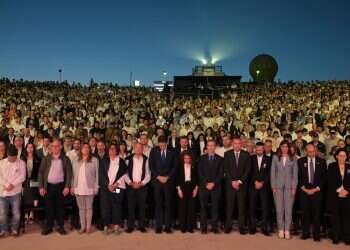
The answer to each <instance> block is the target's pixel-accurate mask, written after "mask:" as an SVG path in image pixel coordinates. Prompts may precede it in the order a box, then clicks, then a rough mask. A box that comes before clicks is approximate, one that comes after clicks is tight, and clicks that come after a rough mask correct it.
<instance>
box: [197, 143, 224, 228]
mask: <svg viewBox="0 0 350 250" xmlns="http://www.w3.org/2000/svg"><path fill="white" fill-rule="evenodd" d="M215 149H216V142H215V141H214V140H209V141H208V142H207V153H206V154H204V155H202V156H201V158H200V159H199V161H198V176H199V199H200V218H201V219H200V220H201V231H202V233H203V234H206V233H207V207H208V204H209V199H210V201H211V223H212V232H213V233H215V234H216V233H218V232H219V231H218V212H219V211H218V210H219V200H220V195H221V181H222V178H223V159H222V158H221V157H220V156H219V155H217V154H215Z"/></svg>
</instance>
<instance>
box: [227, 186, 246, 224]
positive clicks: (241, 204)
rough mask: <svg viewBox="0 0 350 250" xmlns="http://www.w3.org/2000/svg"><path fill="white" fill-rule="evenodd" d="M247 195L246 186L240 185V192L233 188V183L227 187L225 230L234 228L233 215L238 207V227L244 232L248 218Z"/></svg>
mask: <svg viewBox="0 0 350 250" xmlns="http://www.w3.org/2000/svg"><path fill="white" fill-rule="evenodd" d="M246 195H247V188H246V186H244V184H243V185H240V188H239V190H238V191H237V190H235V189H233V188H232V186H231V182H230V183H229V185H226V223H225V229H231V228H232V215H233V212H234V210H235V208H236V206H238V226H239V230H243V229H244V227H245V216H246V211H245V209H246Z"/></svg>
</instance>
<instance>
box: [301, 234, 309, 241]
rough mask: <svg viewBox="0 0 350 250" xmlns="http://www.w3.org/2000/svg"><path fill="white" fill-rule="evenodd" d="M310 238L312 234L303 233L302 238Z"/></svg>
mask: <svg viewBox="0 0 350 250" xmlns="http://www.w3.org/2000/svg"><path fill="white" fill-rule="evenodd" d="M308 238H310V236H309V235H307V234H303V235H302V236H301V239H302V240H307V239H308Z"/></svg>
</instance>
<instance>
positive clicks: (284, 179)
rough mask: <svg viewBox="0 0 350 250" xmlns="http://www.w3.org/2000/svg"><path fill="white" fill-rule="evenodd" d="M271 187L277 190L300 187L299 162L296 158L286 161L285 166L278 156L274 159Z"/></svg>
mask: <svg viewBox="0 0 350 250" xmlns="http://www.w3.org/2000/svg"><path fill="white" fill-rule="evenodd" d="M270 178H271V179H270V182H271V187H272V188H276V189H281V188H288V189H296V188H297V185H298V162H297V159H296V158H293V159H290V158H289V157H288V158H287V160H286V164H285V166H284V165H283V162H282V159H281V160H280V159H279V158H278V156H277V155H274V156H273V158H272V164H271V177H270Z"/></svg>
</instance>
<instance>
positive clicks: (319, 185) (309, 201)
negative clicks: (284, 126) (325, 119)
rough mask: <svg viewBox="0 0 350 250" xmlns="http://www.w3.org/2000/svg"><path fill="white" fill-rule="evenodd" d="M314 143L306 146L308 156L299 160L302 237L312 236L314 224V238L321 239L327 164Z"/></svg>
mask: <svg viewBox="0 0 350 250" xmlns="http://www.w3.org/2000/svg"><path fill="white" fill-rule="evenodd" d="M316 154H317V151H316V147H315V145H314V144H312V143H310V144H308V145H307V146H306V156H305V157H302V158H300V159H299V160H298V168H299V171H298V178H299V180H298V182H299V187H300V190H301V191H300V206H301V210H302V231H303V233H302V237H301V238H302V239H308V238H309V237H310V226H311V224H312V232H313V238H314V240H315V241H320V219H321V199H322V194H323V188H324V182H325V176H326V170H327V165H326V161H325V160H323V159H321V158H319V157H317V156H316Z"/></svg>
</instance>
